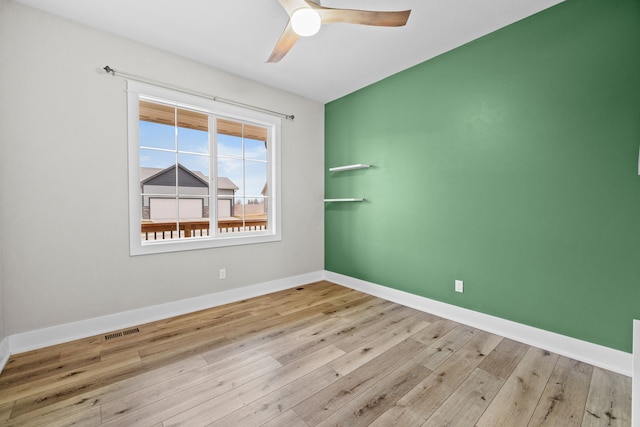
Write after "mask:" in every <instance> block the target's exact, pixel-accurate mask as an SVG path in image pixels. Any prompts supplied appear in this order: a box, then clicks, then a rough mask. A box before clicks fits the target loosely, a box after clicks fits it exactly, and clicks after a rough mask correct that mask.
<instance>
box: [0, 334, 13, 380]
mask: <svg viewBox="0 0 640 427" xmlns="http://www.w3.org/2000/svg"><path fill="white" fill-rule="evenodd" d="M9 356H11V351H9V337H5V338H4V339H3V340H2V341H0V372H2V370H3V369H4V365H6V364H7V362H8V361H9Z"/></svg>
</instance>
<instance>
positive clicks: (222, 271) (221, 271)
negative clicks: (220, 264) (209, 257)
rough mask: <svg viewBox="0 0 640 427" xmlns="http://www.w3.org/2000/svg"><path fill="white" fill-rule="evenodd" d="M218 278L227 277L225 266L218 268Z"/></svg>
mask: <svg viewBox="0 0 640 427" xmlns="http://www.w3.org/2000/svg"><path fill="white" fill-rule="evenodd" d="M220 278H221V279H226V278H227V269H226V268H221V269H220Z"/></svg>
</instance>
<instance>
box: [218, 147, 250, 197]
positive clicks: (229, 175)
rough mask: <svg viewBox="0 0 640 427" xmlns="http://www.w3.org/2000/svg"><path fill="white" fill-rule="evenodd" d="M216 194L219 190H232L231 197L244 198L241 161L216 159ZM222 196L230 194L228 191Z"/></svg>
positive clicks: (223, 158) (225, 158)
mask: <svg viewBox="0 0 640 427" xmlns="http://www.w3.org/2000/svg"><path fill="white" fill-rule="evenodd" d="M218 181H222V182H219V183H218V194H220V188H221V187H223V186H224V187H225V188H226V189H227V190H233V192H232V193H231V194H232V195H235V196H239V197H242V196H244V180H243V179H242V160H238V159H229V158H227V157H220V158H218ZM224 194H230V193H229V191H227V192H225V193H224Z"/></svg>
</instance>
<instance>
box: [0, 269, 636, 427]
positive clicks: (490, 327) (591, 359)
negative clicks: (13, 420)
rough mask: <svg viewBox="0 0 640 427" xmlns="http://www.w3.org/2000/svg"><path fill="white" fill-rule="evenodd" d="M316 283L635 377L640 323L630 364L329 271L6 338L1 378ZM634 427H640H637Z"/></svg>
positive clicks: (600, 349)
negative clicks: (11, 365)
mask: <svg viewBox="0 0 640 427" xmlns="http://www.w3.org/2000/svg"><path fill="white" fill-rule="evenodd" d="M319 280H329V281H332V282H334V283H337V284H340V285H343V286H346V287H349V288H352V289H356V290H358V291H361V292H365V293H368V294H370V295H374V296H377V297H380V298H384V299H386V300H389V301H393V302H396V303H398V304H402V305H405V306H407V307H411V308H415V309H417V310H421V311H425V312H428V313H432V314H435V315H437V316H440V317H443V318H447V319H451V320H454V321H456V322H460V323H463V324H465V325H469V326H472V327H475V328H478V329H482V330H484V331H487V332H491V333H495V334H498V335H501V336H504V337H506V338H510V339H513V340H516V341H520V342H523V343H525V344H529V345H532V346H535V347H539V348H544V349H546V350H549V351H552V352H554V353H557V354H560V355H563V356H567V357H570V358H573V359H576V360H580V361H583V362H586V363H589V364H592V365H594V366H599V367H601V368H604V369H608V370H611V371H614V372H618V373H620V374H623V375H626V376H631V375H632V371H633V369H635V372H636V373H638V372H640V325H639V324H640V322H639V321H635V322H634V326H635V327H634V337H635V339H634V354H635V355H636V358H635V361H634V359H633V356H632V355H631V354H629V353H625V352H622V351H619V350H614V349H611V348H607V347H604V346H600V345H597V344H593V343H589V342H586V341H581V340H577V339H575V338H570V337H567V336H564V335H560V334H556V333H553V332H549V331H545V330H542V329H537V328H533V327H531V326H526V325H523V324H520V323H516V322H512V321H509V320H505V319H501V318H498V317H494V316H490V315H487V314H483V313H479V312H476V311H473V310H469V309H465V308H461V307H457V306H454V305H451V304H446V303H442V302H439V301H435V300H431V299H429V298H425V297H421V296H418V295H413V294H410V293H407V292H403V291H399V290H397V289H392V288H388V287H385V286H381V285H377V284H375V283H371V282H366V281H364V280H360V279H355V278H353V277H349V276H344V275H341V274H337V273H333V272H330V271H318V272H313V273H308V274H303V275H299V276H294V277H288V278H285V279H279V280H274V281H270V282H264V283H260V284H256V285H252V286H245V287H242V288H238V289H232V290H228V291H223V292H217V293H214V294H209V295H203V296H200V297H195V298H189V299H185V300H180V301H175V302H170V303H166V304H161V305H156V306H151V307H144V308H141V309H137V310H131V311H127V312H122V313H116V314H112V315H107V316H102V317H97V318H93V319H87V320H83V321H78V322H72V323H66V324H62V325H57V326H51V327H48V328H44V329H38V330H34V331H29V332H23V333H19V334H15V335H10V336H9V337H7V338H5V339H4V340H2V341H1V342H0V372H2V368H3V367H4V365H5V364H6V362H7V360H8V358H9V356H10V355H11V354H17V353H22V352H25V351H30V350H35V349H38V348H43V347H47V346H50V345H55V344H60V343H63V342H68V341H73V340H76V339H81V338H86V337H90V336H94V335H99V334H102V333H105V332H111V331H115V330H119V329H125V328H128V327H132V326H137V325H141V324H144V323H149V322H154V321H157V320H161V319H166V318H169V317H173V316H179V315H182V314H186V313H191V312H194V311H198V310H203V309H206V308H211V307H215V306H219V305H223V304H228V303H231V302H236V301H241V300H243V299H247V298H252V297H256V296H260V295H265V294H268V293H272V292H277V291H281V290H284V289H289V288H293V287H296V286H300V285H305V284H308V283H312V282H317V281H319ZM638 377H640V375H637V377H636V378H635V380H634V397H633V402H634V403H633V405H634V406H633V409H634V413H636V414H640V409H639V407H638V399H639V398H640V397H639V395H640V385H639V382H640V378H638ZM639 416H640V415H639ZM636 418H637V417H636ZM634 426H635V425H634ZM636 427H640V425H638V426H636Z"/></svg>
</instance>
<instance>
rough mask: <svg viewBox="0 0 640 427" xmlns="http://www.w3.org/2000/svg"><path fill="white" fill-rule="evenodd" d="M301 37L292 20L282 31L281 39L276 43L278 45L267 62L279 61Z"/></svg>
mask: <svg viewBox="0 0 640 427" xmlns="http://www.w3.org/2000/svg"><path fill="white" fill-rule="evenodd" d="M299 38H300V36H299V35H297V34H296V33H295V31H293V28H292V27H291V21H289V22H287V26H286V27H285V29H284V31H283V32H282V35H281V36H280V39H278V43H276V47H274V48H273V52H271V56H270V57H269V59H267V62H279V61H280V60H281V59H282V58H283V57H284V56H285V55H286V54H287V52H289V51H290V50H291V48H292V47H293V45H294V44H295V42H297V41H298V39H299Z"/></svg>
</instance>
